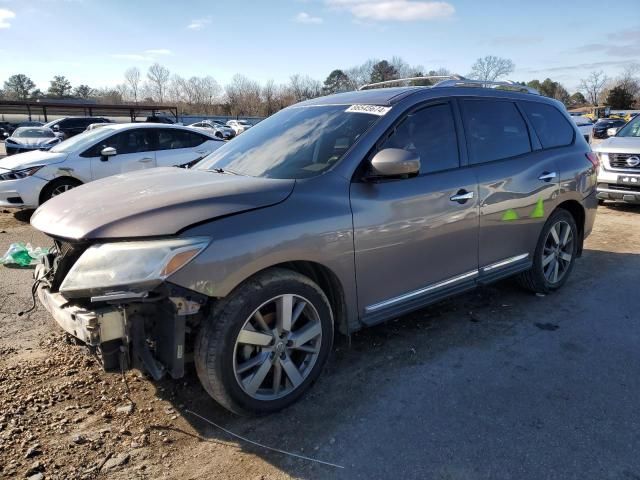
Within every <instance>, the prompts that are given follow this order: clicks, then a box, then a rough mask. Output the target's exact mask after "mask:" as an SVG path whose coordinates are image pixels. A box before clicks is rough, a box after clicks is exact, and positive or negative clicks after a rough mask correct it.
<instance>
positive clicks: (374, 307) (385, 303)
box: [364, 270, 479, 313]
mask: <svg viewBox="0 0 640 480" xmlns="http://www.w3.org/2000/svg"><path fill="white" fill-rule="evenodd" d="M478 274H479V272H478V270H472V271H470V272H467V273H463V274H462V275H457V276H455V277H451V278H449V279H447V280H443V281H442V282H438V283H434V284H432V285H428V286H426V287H423V288H419V289H418V290H414V291H412V292H408V293H404V294H402V295H398V296H397V297H393V298H390V299H388V300H383V301H382V302H378V303H374V304H373V305H369V306H368V307H365V309H364V311H365V313H372V312H375V311H377V310H380V309H381V308H384V307H388V306H391V305H393V304H395V303H398V302H404V301H406V300H409V299H411V298H414V297H417V296H419V295H422V294H424V293H427V292H431V291H433V290H437V289H440V288H442V287H446V286H447V285H451V284H452V283H457V282H460V281H462V280H466V279H468V278H472V277H476V276H478Z"/></svg>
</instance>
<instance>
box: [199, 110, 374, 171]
mask: <svg viewBox="0 0 640 480" xmlns="http://www.w3.org/2000/svg"><path fill="white" fill-rule="evenodd" d="M349 107H350V106H349V105H321V106H310V107H289V108H286V109H284V110H281V111H280V112H278V113H276V114H275V115H272V116H271V117H269V118H267V119H266V120H263V121H262V122H260V123H258V124H257V125H256V126H254V127H251V128H250V129H248V130H247V131H246V132H245V133H243V134H242V135H240V136H238V138H236V139H234V140H233V141H232V142H229V143H227V144H225V145H223V146H222V147H220V148H219V149H217V150H216V151H215V152H213V153H212V154H211V155H209V156H208V157H206V158H205V159H204V160H203V161H202V162H200V163H199V164H198V166H197V167H196V168H198V169H203V170H215V169H223V170H226V171H230V172H233V173H238V174H240V175H248V176H252V177H268V178H287V179H299V178H308V177H314V176H316V175H319V174H321V173H322V172H325V171H326V170H328V169H329V168H331V167H332V166H333V165H335V164H337V163H338V162H339V161H340V160H341V159H342V158H343V157H344V155H345V153H346V152H347V151H348V150H349V149H350V148H351V146H352V145H353V144H354V143H356V142H357V141H358V139H359V138H360V137H361V136H362V135H363V134H364V133H365V132H366V131H367V130H368V129H369V128H370V127H371V126H372V125H373V124H374V123H376V121H377V120H379V119H380V117H379V116H377V115H373V114H370V113H362V112H355V111H349Z"/></svg>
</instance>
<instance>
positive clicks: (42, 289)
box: [31, 79, 598, 414]
mask: <svg viewBox="0 0 640 480" xmlns="http://www.w3.org/2000/svg"><path fill="white" fill-rule="evenodd" d="M482 87H497V88H482ZM520 89H524V90H526V89H525V87H516V88H515V90H520ZM511 90H513V89H512V88H511V85H503V84H498V85H495V84H489V83H477V82H472V81H466V80H460V79H458V80H448V81H442V82H440V83H438V84H437V85H435V86H433V87H395V88H369V89H366V90H363V91H358V92H350V93H342V94H337V95H332V96H328V97H323V98H318V99H314V100H309V101H306V102H303V103H299V104H297V105H294V106H291V107H289V108H286V109H284V110H282V111H280V112H279V113H277V114H275V115H273V116H272V117H270V118H268V119H267V120H264V121H263V122H261V123H259V124H258V125H256V126H255V127H253V128H251V129H250V130H248V131H247V132H245V133H244V134H243V135H241V136H240V137H238V138H237V139H235V140H233V141H232V142H229V143H228V144H226V145H224V146H223V147H222V148H220V149H219V150H217V151H216V152H214V153H212V154H211V155H210V156H208V157H206V158H205V159H204V160H203V161H202V162H200V163H199V164H198V165H197V166H196V167H195V168H192V169H180V168H157V169H153V170H146V171H143V172H139V173H138V172H136V173H130V174H124V175H116V176H114V177H110V178H106V179H103V180H98V181H96V182H93V183H91V184H90V185H86V186H81V187H78V188H76V189H73V190H71V191H69V192H67V193H65V194H63V195H60V196H57V197H55V198H53V199H52V200H51V201H49V202H47V203H46V204H44V205H43V206H41V207H40V208H39V209H38V210H37V211H36V212H35V213H34V215H33V217H32V220H31V222H32V224H33V225H34V226H35V227H36V228H38V229H39V230H41V231H43V232H45V233H46V234H47V235H49V236H50V237H52V239H53V240H54V243H55V249H54V251H53V252H52V253H51V254H50V255H49V256H47V257H45V258H44V259H43V263H42V264H41V265H39V266H38V268H37V269H36V288H35V289H36V290H37V293H38V296H39V298H40V301H41V302H42V304H43V305H45V307H46V308H47V309H48V310H49V311H50V312H51V314H52V315H53V317H54V318H55V320H56V321H57V323H58V324H59V325H60V326H62V328H63V329H64V330H66V331H67V332H69V333H70V334H72V335H73V336H75V337H77V338H79V339H80V340H82V341H83V342H85V343H86V344H87V345H88V346H90V347H91V348H93V349H95V351H97V353H98V354H99V355H100V356H101V358H102V359H103V362H104V366H105V368H106V369H112V368H118V369H119V368H140V369H144V370H145V371H147V372H148V373H149V374H150V375H151V376H153V377H154V378H156V379H159V378H161V377H162V376H165V375H168V376H170V377H173V378H179V377H181V376H183V375H184V369H185V363H186V362H187V361H189V360H194V361H195V368H196V371H197V374H198V376H199V378H200V380H201V382H202V384H203V386H204V388H205V389H206V391H207V392H208V393H209V394H210V395H211V396H212V397H213V398H214V399H215V400H216V401H218V402H219V403H220V404H222V405H223V406H225V407H226V408H228V409H229V410H232V411H233V412H236V413H240V414H254V413H266V412H272V411H275V410H278V409H281V408H283V407H285V406H287V405H289V404H291V403H292V402H294V401H295V400H296V399H298V398H299V397H300V396H301V395H302V394H303V393H304V392H305V391H306V390H307V389H308V388H309V387H310V385H311V384H312V383H313V382H314V381H315V380H316V379H317V378H318V376H319V375H320V373H321V371H322V368H323V366H324V365H325V362H326V361H327V357H328V356H329V353H330V351H331V347H332V343H333V339H334V333H335V332H341V333H342V334H345V335H348V334H350V333H352V332H354V331H356V330H358V329H360V328H362V327H364V326H369V325H375V324H377V323H379V322H382V321H384V320H387V319H390V318H395V317H398V316H399V315H403V314H405V313H407V312H410V311H412V310H416V309H420V308H422V307H424V306H426V305H428V304H431V303H433V302H436V301H438V300H441V299H443V298H445V297H449V296H452V295H456V294H459V293H461V292H464V291H466V290H469V289H472V288H474V287H476V286H477V285H481V284H486V283H489V282H493V281H496V280H498V279H501V278H504V277H508V276H512V275H518V278H519V279H520V281H521V283H522V284H523V285H524V286H525V287H526V288H528V289H529V290H532V291H534V292H550V291H553V290H556V289H558V288H559V287H561V286H562V285H563V284H564V283H565V282H566V280H567V278H568V276H569V274H570V273H571V270H572V267H573V265H574V262H575V259H576V258H577V257H579V256H580V254H581V252H582V244H583V240H584V238H585V237H586V236H587V235H588V234H589V233H590V232H591V228H592V225H593V221H594V217H595V213H596V207H597V199H596V172H597V168H598V163H597V157H595V155H594V154H593V153H591V151H590V149H589V146H588V145H587V143H586V142H585V141H584V138H583V137H582V135H580V132H579V131H578V130H577V127H576V126H575V124H574V123H573V122H572V121H571V120H570V118H569V116H568V115H567V113H566V112H565V110H564V108H563V107H562V106H561V104H559V103H558V102H557V101H554V100H551V99H548V98H545V97H542V96H539V95H536V94H535V92H532V91H530V90H526V91H525V92H521V91H511Z"/></svg>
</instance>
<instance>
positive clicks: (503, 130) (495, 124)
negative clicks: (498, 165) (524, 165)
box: [461, 100, 531, 164]
mask: <svg viewBox="0 0 640 480" xmlns="http://www.w3.org/2000/svg"><path fill="white" fill-rule="evenodd" d="M461 103H462V117H463V120H464V128H465V133H466V137H467V148H468V150H469V162H470V163H471V164H477V163H485V162H491V161H493V160H501V159H503V158H509V157H515V156H518V155H522V154H524V153H528V152H530V151H531V141H530V140H529V131H528V130H527V125H526V123H525V121H524V118H522V115H520V111H519V110H518V108H517V107H516V105H515V103H513V102H505V101H500V100H463V101H462V102H461Z"/></svg>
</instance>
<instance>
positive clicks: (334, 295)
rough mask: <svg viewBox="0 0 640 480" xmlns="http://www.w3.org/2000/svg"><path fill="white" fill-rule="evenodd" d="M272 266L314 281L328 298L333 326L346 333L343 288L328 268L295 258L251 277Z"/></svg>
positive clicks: (346, 316)
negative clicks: (332, 316)
mask: <svg viewBox="0 0 640 480" xmlns="http://www.w3.org/2000/svg"><path fill="white" fill-rule="evenodd" d="M272 268H284V269H287V270H292V271H294V272H297V273H299V274H301V275H304V276H305V277H308V278H310V279H311V280H312V281H313V282H315V283H316V284H317V285H318V286H319V287H320V289H321V290H322V291H323V292H324V294H325V295H326V296H327V298H328V299H329V303H330V305H331V309H332V310H333V315H334V327H337V329H338V330H340V332H341V333H343V334H345V335H348V333H349V323H348V315H347V304H346V300H345V294H344V288H343V286H342V283H341V282H340V279H339V278H338V276H337V275H336V274H335V273H334V272H333V271H332V270H331V269H330V268H328V267H326V266H325V265H322V264H320V263H318V262H313V261H309V260H295V261H287V262H282V263H278V264H275V265H270V266H269V267H266V268H263V269H262V270H260V271H257V272H255V273H254V274H253V275H252V277H253V276H256V275H259V274H261V273H263V272H265V271H268V270H271V269H272Z"/></svg>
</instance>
